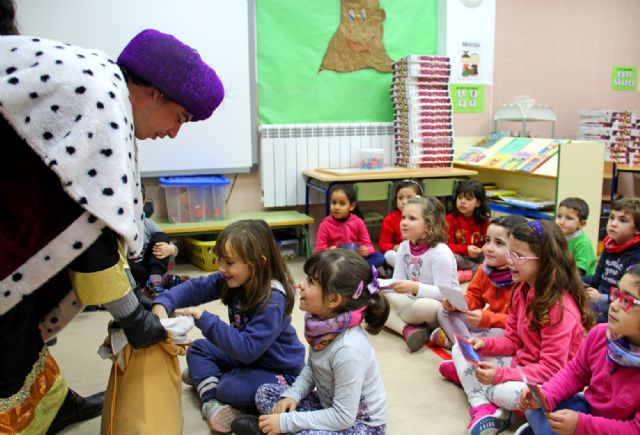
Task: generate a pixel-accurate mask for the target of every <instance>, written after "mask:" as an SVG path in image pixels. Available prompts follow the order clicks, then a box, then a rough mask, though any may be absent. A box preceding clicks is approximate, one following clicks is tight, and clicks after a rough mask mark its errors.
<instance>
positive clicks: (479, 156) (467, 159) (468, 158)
mask: <svg viewBox="0 0 640 435" xmlns="http://www.w3.org/2000/svg"><path fill="white" fill-rule="evenodd" d="M487 157H489V153H487V149H486V148H482V147H471V148H469V149H468V150H466V151H465V152H464V153H463V154H462V155H461V156H460V157H458V159H457V160H458V161H459V162H464V163H468V164H471V165H477V164H480V163H481V162H482V161H484V160H485V159H486V158H487Z"/></svg>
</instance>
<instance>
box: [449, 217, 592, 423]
mask: <svg viewBox="0 0 640 435" xmlns="http://www.w3.org/2000/svg"><path fill="white" fill-rule="evenodd" d="M507 263H508V265H509V268H510V270H511V276H512V279H513V281H514V282H515V283H517V284H519V286H518V287H517V288H516V289H515V290H514V291H513V299H512V303H511V310H510V312H509V317H508V318H507V327H506V330H505V335H504V336H503V337H495V338H482V339H480V338H474V337H472V338H470V339H469V342H470V343H471V345H472V346H473V347H474V349H476V350H478V351H479V353H480V354H481V355H482V357H483V361H481V362H480V363H479V364H478V365H477V366H474V365H472V364H471V363H470V362H468V361H467V360H466V359H465V358H464V357H463V355H462V353H461V352H460V349H459V347H458V345H454V347H453V349H452V356H453V362H454V364H455V367H456V371H457V373H458V376H459V378H460V383H461V384H462V387H463V388H464V390H465V392H466V393H467V397H468V399H469V403H470V404H471V409H470V411H469V413H470V415H471V421H470V423H469V426H468V429H469V432H470V433H471V434H474V435H475V434H480V433H497V432H499V431H502V430H504V429H506V428H507V427H508V426H509V419H510V412H509V411H511V410H514V409H517V408H518V405H519V399H520V395H521V393H522V391H523V390H524V389H525V388H526V384H525V383H524V382H522V375H521V373H524V375H525V376H526V377H527V380H528V381H529V382H538V383H541V382H545V381H547V380H548V379H549V378H551V376H552V375H554V374H555V373H557V372H558V371H560V369H561V368H562V367H564V366H565V365H566V364H567V362H569V361H570V360H571V359H572V358H573V356H574V355H575V354H576V352H577V351H578V347H579V346H580V343H581V342H582V339H583V337H584V330H585V328H587V329H588V328H590V327H591V326H593V324H594V323H595V317H594V315H593V312H592V311H591V308H590V305H589V302H588V300H587V294H586V292H585V290H584V287H583V286H582V283H581V281H580V276H579V274H578V269H577V267H576V264H575V261H574V259H573V256H571V255H570V253H569V249H568V246H567V241H566V238H565V237H564V235H563V234H562V231H561V230H560V227H558V226H557V225H556V224H555V223H554V222H551V221H530V222H527V223H523V224H520V225H518V226H517V227H515V228H514V229H513V231H512V233H511V236H510V237H509V252H508V255H507ZM486 357H490V358H486Z"/></svg>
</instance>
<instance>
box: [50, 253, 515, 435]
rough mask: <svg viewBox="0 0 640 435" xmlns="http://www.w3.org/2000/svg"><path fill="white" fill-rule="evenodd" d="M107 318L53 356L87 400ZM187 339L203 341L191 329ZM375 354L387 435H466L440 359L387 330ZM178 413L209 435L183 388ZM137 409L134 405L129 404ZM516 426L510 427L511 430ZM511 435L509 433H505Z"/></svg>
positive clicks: (75, 333)
mask: <svg viewBox="0 0 640 435" xmlns="http://www.w3.org/2000/svg"><path fill="white" fill-rule="evenodd" d="M302 264H303V260H298V261H295V262H290V263H289V266H290V268H291V272H292V274H293V277H294V279H295V280H296V282H300V281H302V280H303V279H304V277H305V276H304V273H303V271H302ZM176 272H177V273H180V274H187V275H191V276H199V275H203V274H204V272H202V271H200V270H199V269H197V268H195V266H192V265H190V264H178V265H177V266H176ZM206 308H207V309H208V310H209V311H211V312H214V313H216V314H218V315H220V316H221V317H222V318H223V319H225V320H227V314H226V313H227V311H226V307H224V306H223V305H222V304H220V303H219V302H212V303H209V304H207V305H206ZM109 319H110V315H109V314H108V313H106V312H103V311H98V312H89V313H81V314H80V315H79V316H78V318H76V319H75V320H74V321H73V322H71V324H70V325H69V326H68V327H67V328H66V329H65V330H63V331H62V333H61V334H60V335H59V337H58V344H56V345H55V346H53V347H52V348H51V351H52V353H53V355H54V357H55V358H56V360H57V361H58V365H59V366H60V369H61V370H62V373H63V375H64V376H65V378H66V381H67V383H68V384H69V386H70V387H71V388H73V389H75V390H76V391H78V392H79V393H80V394H83V395H88V394H93V393H95V392H98V391H100V390H103V389H104V388H105V387H106V385H107V380H108V377H109V370H110V367H111V364H110V363H109V362H107V361H105V360H102V359H100V357H99V356H98V354H97V348H98V345H99V344H100V343H101V342H102V340H103V339H104V337H105V334H106V327H107V322H108V320H109ZM293 324H294V327H295V328H296V330H297V331H298V335H299V336H300V338H301V340H302V342H303V343H304V338H303V336H302V331H303V313H302V312H301V311H300V310H299V309H298V304H297V303H296V306H295V308H294V310H293ZM190 336H191V337H192V338H193V339H195V338H199V337H201V334H200V331H199V330H198V329H197V328H194V329H193V330H192V331H191V333H190ZM369 339H370V341H371V344H372V345H373V347H374V348H375V350H376V356H377V358H378V365H379V366H380V370H381V372H382V377H383V379H384V384H385V388H386V391H387V411H388V423H387V433H388V434H389V435H407V434H426V433H428V434H430V435H445V434H446V435H449V434H465V433H467V431H466V426H467V423H468V421H469V414H468V409H469V405H468V403H467V401H466V397H465V395H464V393H463V391H462V390H461V389H459V388H457V387H455V386H454V385H453V384H451V383H449V382H447V381H445V380H444V379H443V378H442V377H441V376H440V374H439V373H438V364H439V363H440V362H441V361H442V358H441V357H440V356H438V355H437V354H436V353H434V352H433V351H432V350H431V349H428V348H426V347H425V348H424V349H422V350H419V351H418V352H415V353H409V351H408V350H407V347H406V346H405V344H404V342H403V341H402V339H401V338H400V337H399V336H397V335H396V334H394V333H392V332H390V331H389V330H386V329H385V330H383V331H382V332H381V333H380V334H379V335H375V336H369ZM180 366H181V367H182V368H183V369H184V368H186V360H185V358H184V357H180ZM182 391H183V394H182V399H183V400H182V411H183V416H184V431H183V433H184V434H190V435H191V434H193V435H197V434H210V433H211V431H210V430H209V428H208V426H207V424H206V423H205V421H204V420H203V419H202V417H201V414H200V407H199V404H198V399H197V397H196V394H195V390H194V389H193V388H191V387H189V386H187V385H185V384H183V390H182ZM132 406H135V404H132ZM515 427H517V425H515V426H514V425H512V427H511V429H512V430H513V429H515ZM99 432H100V419H99V418H95V419H93V420H90V421H87V422H83V423H80V424H76V425H73V426H71V427H69V428H67V429H66V430H65V431H63V432H62V433H63V434H68V435H71V434H97V433H99ZM504 433H511V432H509V431H508V432H504Z"/></svg>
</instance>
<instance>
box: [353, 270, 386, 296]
mask: <svg viewBox="0 0 640 435" xmlns="http://www.w3.org/2000/svg"><path fill="white" fill-rule="evenodd" d="M371 274H372V275H373V279H372V280H371V282H370V283H369V284H367V290H369V293H370V294H372V295H375V294H376V293H378V292H379V291H380V282H379V281H378V271H377V270H376V268H375V267H373V266H371ZM362 290H364V281H362V280H361V281H360V284H358V288H357V289H356V291H355V293H354V294H353V299H358V298H359V297H360V296H361V295H362Z"/></svg>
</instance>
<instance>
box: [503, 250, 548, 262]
mask: <svg viewBox="0 0 640 435" xmlns="http://www.w3.org/2000/svg"><path fill="white" fill-rule="evenodd" d="M539 259H540V257H521V256H519V255H518V254H516V253H515V252H511V251H507V260H511V262H512V263H514V264H518V263H522V262H523V261H525V260H539Z"/></svg>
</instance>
